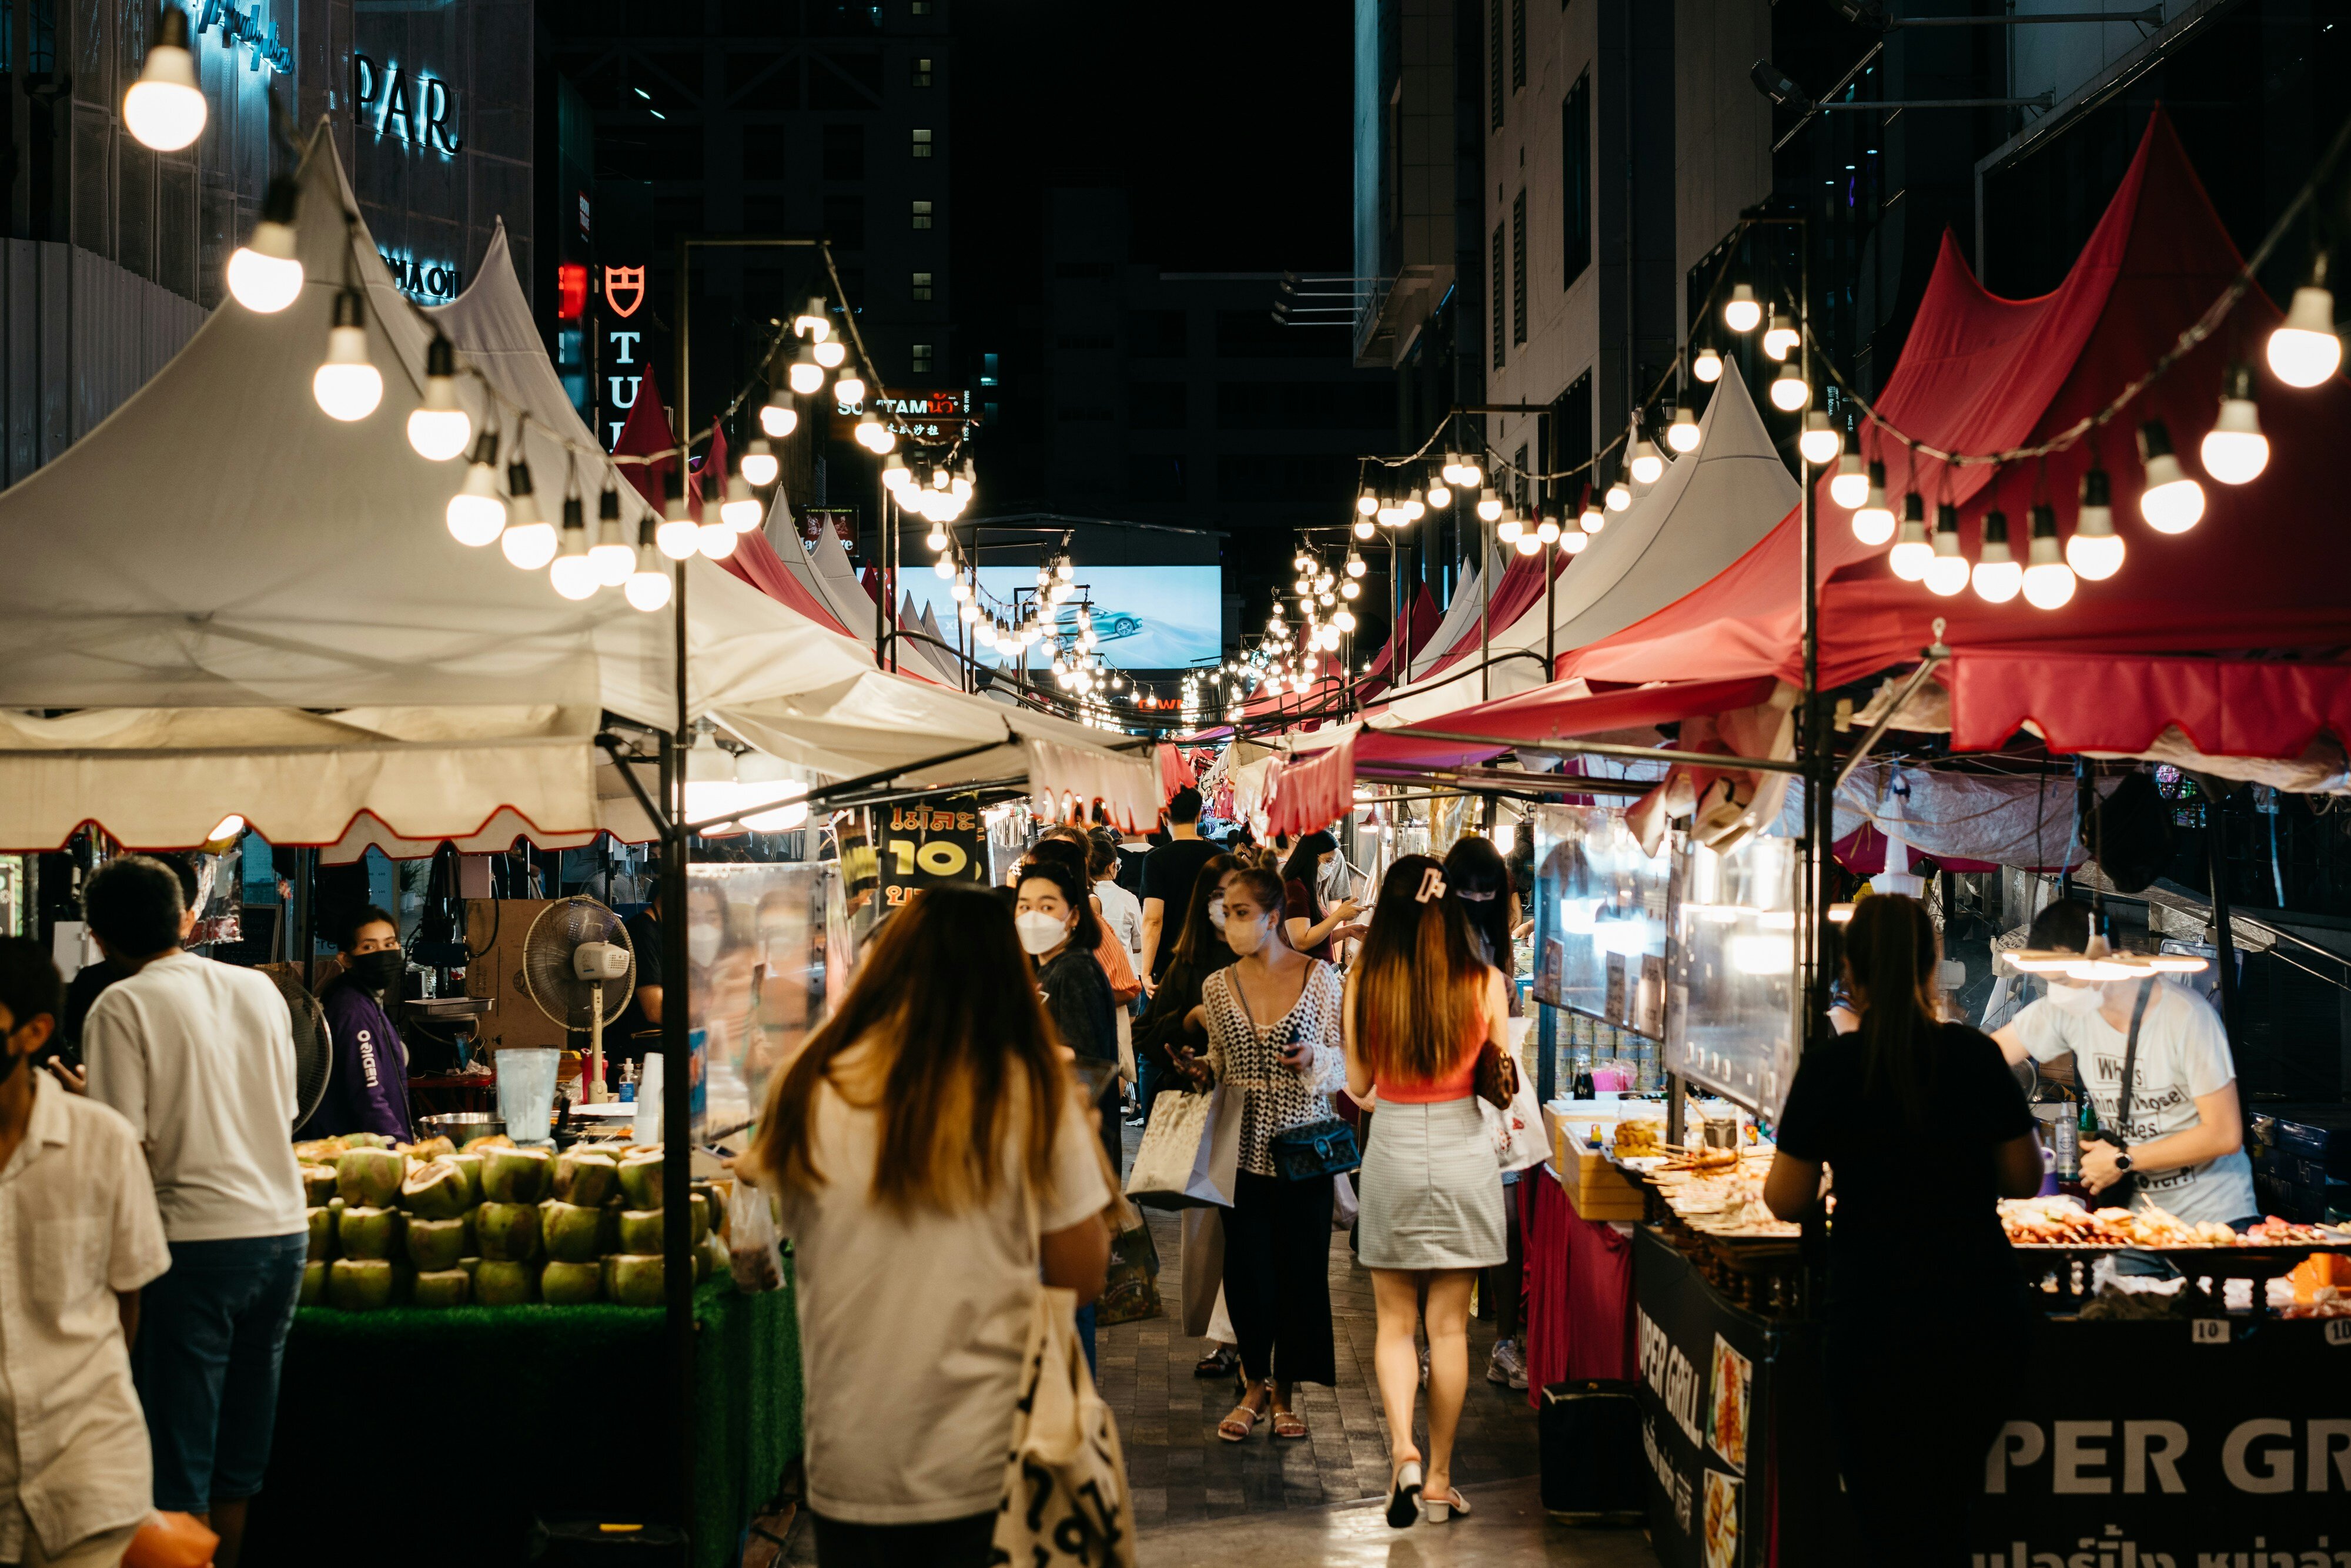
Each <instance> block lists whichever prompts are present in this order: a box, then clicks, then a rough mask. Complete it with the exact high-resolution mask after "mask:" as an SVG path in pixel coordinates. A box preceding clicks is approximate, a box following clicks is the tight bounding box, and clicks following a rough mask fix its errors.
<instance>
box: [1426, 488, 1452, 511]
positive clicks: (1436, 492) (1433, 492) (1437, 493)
mask: <svg viewBox="0 0 2351 1568" xmlns="http://www.w3.org/2000/svg"><path fill="white" fill-rule="evenodd" d="M1428 504H1429V505H1430V506H1432V507H1436V508H1437V509H1438V510H1439V511H1442V510H1444V509H1445V508H1446V507H1449V506H1451V505H1453V491H1452V489H1451V487H1450V486H1445V485H1431V486H1429V487H1428Z"/></svg>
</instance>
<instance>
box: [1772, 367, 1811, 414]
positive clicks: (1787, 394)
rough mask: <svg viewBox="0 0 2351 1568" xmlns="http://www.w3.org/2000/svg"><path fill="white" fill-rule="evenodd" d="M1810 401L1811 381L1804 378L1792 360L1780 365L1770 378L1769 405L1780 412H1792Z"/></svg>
mask: <svg viewBox="0 0 2351 1568" xmlns="http://www.w3.org/2000/svg"><path fill="white" fill-rule="evenodd" d="M1812 401H1813V388H1812V383H1811V382H1807V381H1805V380H1804V376H1803V372H1802V371H1799V370H1798V369H1797V368H1796V366H1795V363H1794V361H1790V362H1788V363H1786V364H1783V365H1782V366H1781V367H1780V373H1779V374H1778V375H1777V376H1774V377H1773V378H1772V380H1771V406H1772V407H1773V408H1776V409H1778V410H1779V411H1780V412H1781V413H1795V412H1796V411H1797V410H1798V409H1800V408H1802V407H1803V406H1804V405H1805V404H1806V403H1808V402H1812Z"/></svg>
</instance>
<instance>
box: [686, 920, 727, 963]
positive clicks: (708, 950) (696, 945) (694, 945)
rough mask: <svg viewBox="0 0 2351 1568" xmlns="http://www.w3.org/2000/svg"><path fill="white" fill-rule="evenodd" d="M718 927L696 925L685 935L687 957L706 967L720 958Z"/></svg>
mask: <svg viewBox="0 0 2351 1568" xmlns="http://www.w3.org/2000/svg"><path fill="white" fill-rule="evenodd" d="M718 942H719V936H718V927H716V925H696V926H695V927H693V928H692V929H690V930H689V931H687V932H686V934H685V956H687V957H689V958H691V959H693V960H694V961H695V963H697V964H702V965H705V966H706V965H708V964H709V962H710V961H711V960H712V959H713V958H716V957H717V956H718Z"/></svg>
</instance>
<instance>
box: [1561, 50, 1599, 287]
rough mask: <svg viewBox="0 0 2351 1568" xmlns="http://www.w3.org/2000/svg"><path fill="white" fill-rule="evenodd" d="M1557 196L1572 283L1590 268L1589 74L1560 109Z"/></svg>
mask: <svg viewBox="0 0 2351 1568" xmlns="http://www.w3.org/2000/svg"><path fill="white" fill-rule="evenodd" d="M1560 150H1561V160H1562V161H1561V165H1560V167H1561V172H1560V196H1561V198H1562V206H1564V208H1565V209H1566V213H1565V221H1566V227H1567V233H1566V235H1565V239H1566V244H1565V246H1563V247H1562V248H1563V249H1564V251H1565V253H1566V256H1567V276H1566V277H1564V278H1563V279H1562V280H1561V281H1562V287H1565V286H1566V285H1569V284H1573V282H1574V281H1575V280H1576V279H1577V278H1579V277H1583V269H1584V268H1585V267H1590V266H1591V265H1592V73H1591V72H1590V71H1586V72H1584V73H1583V77H1582V78H1580V79H1578V80H1577V82H1576V84H1575V90H1573V92H1571V93H1569V94H1568V95H1567V101H1566V103H1564V104H1563V105H1562V106H1561V109H1560Z"/></svg>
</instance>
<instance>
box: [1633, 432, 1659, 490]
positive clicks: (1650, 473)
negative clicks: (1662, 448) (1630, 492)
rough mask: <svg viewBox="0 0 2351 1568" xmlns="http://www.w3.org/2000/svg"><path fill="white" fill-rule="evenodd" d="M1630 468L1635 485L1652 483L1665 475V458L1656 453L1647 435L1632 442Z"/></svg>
mask: <svg viewBox="0 0 2351 1568" xmlns="http://www.w3.org/2000/svg"><path fill="white" fill-rule="evenodd" d="M1628 466H1629V467H1630V468H1631V470H1632V474H1633V483H1634V484H1635V485H1654V484H1656V482H1657V481H1658V480H1660V479H1662V478H1664V477H1665V476H1666V460H1665V459H1664V458H1663V457H1660V456H1658V455H1657V449H1656V446H1655V445H1654V444H1651V443H1650V441H1649V438H1648V437H1647V436H1646V435H1645V436H1643V437H1642V438H1641V439H1640V440H1638V441H1635V443H1633V461H1632V462H1631V464H1630V465H1628Z"/></svg>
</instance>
